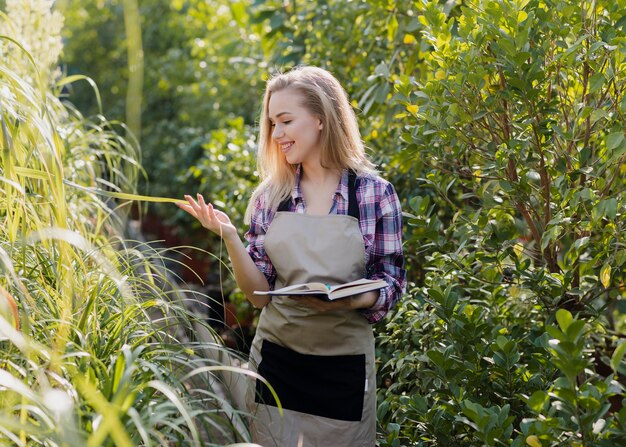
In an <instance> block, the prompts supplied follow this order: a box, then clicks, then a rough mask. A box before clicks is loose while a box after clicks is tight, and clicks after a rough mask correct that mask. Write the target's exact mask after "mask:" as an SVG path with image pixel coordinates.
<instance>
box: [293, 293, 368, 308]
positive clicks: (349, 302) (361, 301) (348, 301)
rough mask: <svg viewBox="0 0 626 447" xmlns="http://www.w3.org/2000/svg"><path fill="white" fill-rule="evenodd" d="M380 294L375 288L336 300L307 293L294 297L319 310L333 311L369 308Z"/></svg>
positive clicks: (299, 301)
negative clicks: (326, 299)
mask: <svg viewBox="0 0 626 447" xmlns="http://www.w3.org/2000/svg"><path fill="white" fill-rule="evenodd" d="M379 294H380V292H379V291H378V290H373V291H371V292H366V293H361V294H360V295H353V296H349V297H346V298H341V299H338V300H336V301H325V300H321V299H319V298H316V297H314V296H306V295H298V296H294V297H293V299H296V300H298V303H302V304H303V305H304V306H307V307H310V308H311V309H315V310H317V311H318V312H331V311H334V310H355V309H367V308H368V307H372V306H373V305H374V304H375V303H376V301H377V300H378V297H379Z"/></svg>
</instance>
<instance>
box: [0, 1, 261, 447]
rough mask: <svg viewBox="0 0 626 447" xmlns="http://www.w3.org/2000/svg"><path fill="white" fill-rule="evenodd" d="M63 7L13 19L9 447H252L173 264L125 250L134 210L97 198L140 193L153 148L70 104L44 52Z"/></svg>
mask: <svg viewBox="0 0 626 447" xmlns="http://www.w3.org/2000/svg"><path fill="white" fill-rule="evenodd" d="M51 5H52V2H48V1H28V2H23V1H22V0H20V1H12V2H11V1H9V2H7V11H8V15H7V17H4V16H3V17H2V27H3V29H4V30H10V32H11V35H10V36H9V37H7V36H3V37H2V38H0V53H2V54H3V56H6V57H3V59H2V61H1V62H0V131H1V132H0V133H1V137H0V138H1V139H0V141H1V142H2V146H1V148H2V150H1V152H0V159H1V161H2V162H1V164H0V222H1V224H0V268H1V269H2V272H3V275H2V277H1V279H0V292H2V294H1V296H0V300H2V301H3V305H4V301H15V302H17V306H18V315H19V323H20V324H19V327H18V325H17V324H16V321H14V319H13V317H12V316H10V318H6V314H5V312H2V313H1V314H0V349H1V350H2V353H3V355H2V357H1V358H0V444H3V445H8V444H11V445H19V446H25V445H29V446H30V445H68V446H84V445H93V446H113V445H115V446H132V445H139V444H141V445H167V444H176V445H224V444H227V443H229V442H236V441H239V440H247V439H249V435H248V434H247V431H246V429H245V425H243V424H241V422H242V421H241V415H240V414H239V413H238V412H237V411H236V410H234V409H233V408H232V407H231V405H230V403H229V401H228V400H227V399H226V395H225V391H224V390H223V388H222V386H221V384H220V380H221V379H220V377H219V376H218V375H217V372H218V371H219V370H224V369H225V368H224V367H223V365H222V359H227V358H228V355H227V351H226V349H225V348H224V347H223V346H222V345H221V344H220V343H219V340H218V338H217V337H216V336H215V334H214V333H213V332H212V331H211V330H210V328H209V327H207V325H206V323H205V322H204V321H202V319H201V318H202V317H201V316H197V315H195V314H194V313H192V312H190V310H189V309H188V307H187V303H186V302H185V300H192V296H191V295H190V294H187V293H185V292H184V291H181V290H178V289H177V288H176V287H175V286H174V285H173V284H172V283H171V279H170V276H168V274H167V272H166V271H165V270H164V268H163V267H162V265H163V263H164V260H165V258H166V257H167V256H169V255H168V254H167V253H164V252H158V251H156V250H153V249H151V248H150V247H149V246H148V245H146V244H144V245H141V244H138V243H137V242H136V241H135V242H133V241H126V240H124V239H123V238H122V234H123V230H124V228H125V217H126V212H125V207H124V204H121V203H120V204H117V203H116V202H114V201H111V200H104V199H102V198H101V197H102V196H100V195H96V194H94V191H95V190H100V191H103V190H111V189H112V190H115V191H117V190H120V189H121V190H123V191H126V192H133V191H134V190H135V188H136V182H137V177H138V173H139V172H140V166H139V164H138V162H137V158H138V156H137V148H136V146H134V145H133V144H131V143H130V142H129V141H127V140H125V139H124V138H122V137H121V136H120V133H121V132H120V130H122V131H123V128H122V126H120V125H118V124H115V123H112V122H108V121H106V120H105V119H104V118H102V117H100V118H99V119H98V120H97V121H90V120H87V119H85V118H83V117H82V116H81V115H80V114H79V113H78V112H77V111H76V110H75V109H73V108H72V107H71V106H70V105H69V104H64V103H62V102H61V101H60V100H59V99H58V98H59V96H60V94H61V90H62V88H63V87H64V86H66V85H67V84H68V83H69V82H71V81H72V79H77V78H58V73H57V72H56V70H54V67H53V66H51V64H53V63H55V62H56V60H54V58H52V59H51V58H50V54H49V53H48V51H49V49H50V46H45V45H37V44H38V42H37V40H36V36H40V37H41V38H42V39H43V37H45V38H46V40H45V42H50V41H52V42H57V41H58V42H60V36H58V35H57V34H55V33H54V32H52V31H53V30H55V29H59V27H60V24H59V23H58V21H59V20H60V18H59V16H58V15H56V14H53V13H51V11H50V8H51ZM16 17H17V18H18V19H19V20H15V21H11V19H12V18H16ZM24 17H26V19H24ZM33 28H34V31H33ZM25 30H30V31H29V32H28V36H27V37H28V38H26V39H24V38H23V37H24V33H25ZM47 32H49V33H51V34H49V35H47V34H46V33H47ZM42 36H43V37H42ZM41 43H42V42H39V44H41ZM26 46H29V49H30V50H31V51H30V52H27V51H26V49H25V47H26ZM38 51H41V52H44V53H45V57H40V54H39V53H38ZM57 56H58V53H57ZM40 64H43V65H40ZM204 298H205V299H206V297H204ZM199 330H203V331H204V332H205V333H206V334H207V338H205V339H198V338H192V336H193V334H195V333H197V331H199ZM210 354H212V355H210Z"/></svg>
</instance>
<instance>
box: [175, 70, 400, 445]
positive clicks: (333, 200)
mask: <svg viewBox="0 0 626 447" xmlns="http://www.w3.org/2000/svg"><path fill="white" fill-rule="evenodd" d="M258 164H259V172H260V174H261V177H262V179H263V181H262V182H261V184H260V185H259V187H258V188H257V189H256V190H255V191H254V193H253V194H252V198H251V200H250V203H249V205H248V210H247V213H246V220H247V221H249V223H250V228H249V230H248V232H247V233H246V235H245V237H246V239H247V241H248V243H249V244H248V246H247V247H245V246H244V244H243V242H242V241H241V239H240V238H239V236H238V233H237V229H236V228H235V226H234V225H233V224H232V223H231V221H230V219H229V218H228V217H227V216H226V214H224V213H223V212H220V211H217V210H215V209H214V208H213V206H212V205H211V204H210V203H205V201H204V199H203V197H202V196H201V195H199V194H198V196H197V198H196V200H194V199H193V198H192V197H190V196H185V198H186V200H187V202H188V203H186V204H182V205H180V207H181V208H182V209H183V210H185V211H187V212H188V213H189V214H191V215H192V216H194V217H196V218H197V219H198V220H199V221H200V222H201V223H202V225H203V226H204V227H206V228H207V229H209V230H211V231H213V232H215V233H217V234H219V235H221V237H222V238H223V240H224V243H225V245H226V248H227V250H228V254H229V256H230V259H231V263H232V266H233V270H234V274H235V278H236V281H237V284H238V286H239V287H240V288H241V290H242V291H243V292H244V294H245V295H246V297H247V298H248V299H249V300H250V301H251V302H252V304H253V305H254V306H255V307H257V308H261V309H262V311H261V315H260V317H259V323H258V327H257V331H256V335H255V338H254V341H253V343H252V348H251V354H250V356H251V362H250V363H251V365H252V366H253V367H255V368H257V370H258V372H259V373H260V374H261V375H262V376H263V377H264V378H265V379H266V380H267V381H268V382H269V383H270V384H271V386H272V388H273V389H274V390H275V391H276V393H277V395H278V397H279V400H280V407H282V411H283V414H282V416H281V414H280V410H279V406H277V403H276V402H275V401H274V398H273V396H272V393H271V392H270V391H269V389H268V388H267V387H266V386H265V385H263V383H262V382H261V381H257V383H256V387H255V388H254V389H251V390H250V393H249V396H248V397H249V399H248V400H249V404H250V409H251V411H252V412H253V413H254V414H255V415H256V418H255V420H254V422H253V434H254V440H255V442H257V443H259V444H262V445H263V446H265V447H268V446H273V445H276V446H280V447H291V446H299V445H304V446H324V447H327V446H335V447H337V446H346V447H348V446H349V447H355V446H368V447H370V446H373V445H375V437H376V376H375V366H374V336H373V332H372V328H371V324H372V323H375V322H377V321H379V320H380V319H381V318H382V317H383V316H384V315H385V314H386V313H387V311H388V310H389V308H390V307H391V306H393V305H394V304H395V303H396V302H397V301H398V299H399V298H400V296H401V294H402V292H403V290H404V287H405V275H406V272H405V270H404V269H403V255H402V240H401V224H402V222H401V210H400V204H399V201H398V197H397V195H396V192H395V190H394V188H393V186H392V185H391V184H390V183H389V182H387V181H385V180H383V179H381V178H380V177H378V176H377V175H376V172H375V170H374V166H373V164H372V163H371V162H370V161H369V160H368V158H367V157H366V155H365V151H364V147H363V143H362V141H361V138H360V134H359V130H358V127H357V122H356V117H355V115H354V112H353V110H352V108H351V107H350V103H349V100H348V97H347V95H346V93H345V91H344V90H343V88H342V87H341V85H340V84H339V82H338V81H337V80H336V79H335V78H334V77H333V76H332V75H331V74H330V73H329V72H328V71H326V70H323V69H320V68H315V67H299V68H296V69H294V70H292V71H290V72H287V73H284V74H279V75H277V76H275V77H274V78H272V79H270V80H269V81H268V83H267V88H266V92H265V97H264V103H263V111H262V114H261V121H260V136H259V152H258ZM360 278H369V279H384V280H385V281H386V282H387V287H386V288H383V289H380V290H377V291H373V292H367V293H363V294H360V295H356V296H352V297H348V298H345V299H341V300H337V301H334V302H325V301H322V300H320V299H318V298H314V297H305V296H298V297H282V296H281V297H273V298H271V299H270V297H268V296H266V295H262V296H259V295H254V294H253V292H254V291H269V290H273V289H274V288H279V287H283V286H287V285H290V284H297V283H304V282H310V281H320V282H324V283H330V284H340V283H344V282H348V281H353V280H357V279H360Z"/></svg>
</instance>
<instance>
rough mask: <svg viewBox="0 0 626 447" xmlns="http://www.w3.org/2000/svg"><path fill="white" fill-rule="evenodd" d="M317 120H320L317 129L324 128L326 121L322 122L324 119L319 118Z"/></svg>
mask: <svg viewBox="0 0 626 447" xmlns="http://www.w3.org/2000/svg"><path fill="white" fill-rule="evenodd" d="M317 121H318V124H317V129H318V130H322V129H323V128H324V123H322V120H317Z"/></svg>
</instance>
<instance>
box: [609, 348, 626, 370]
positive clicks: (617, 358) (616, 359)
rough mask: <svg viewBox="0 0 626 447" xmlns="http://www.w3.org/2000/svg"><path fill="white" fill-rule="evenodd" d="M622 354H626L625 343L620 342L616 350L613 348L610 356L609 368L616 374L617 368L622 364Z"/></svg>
mask: <svg viewBox="0 0 626 447" xmlns="http://www.w3.org/2000/svg"><path fill="white" fill-rule="evenodd" d="M624 354H626V342H622V343H620V344H619V345H617V348H615V351H614V352H613V355H612V356H611V368H612V369H613V371H615V372H617V368H618V367H619V365H620V363H621V362H622V359H623V358H624Z"/></svg>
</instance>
